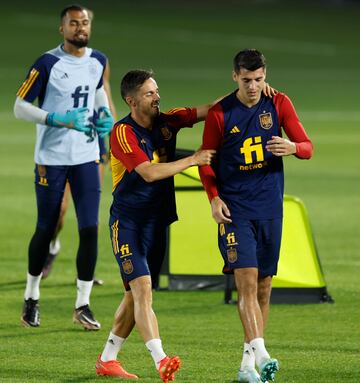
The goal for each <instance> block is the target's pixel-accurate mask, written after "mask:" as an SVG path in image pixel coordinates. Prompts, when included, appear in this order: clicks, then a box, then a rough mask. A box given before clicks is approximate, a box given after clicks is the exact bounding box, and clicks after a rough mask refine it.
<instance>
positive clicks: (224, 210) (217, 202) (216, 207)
mask: <svg viewBox="0 0 360 383" xmlns="http://www.w3.org/2000/svg"><path fill="white" fill-rule="evenodd" d="M211 212H212V216H213V218H214V220H215V222H216V223H218V224H219V223H231V222H232V220H231V219H230V210H229V208H228V207H227V206H226V203H225V202H224V201H223V200H222V199H221V198H220V197H219V196H217V197H215V198H213V199H212V200H211Z"/></svg>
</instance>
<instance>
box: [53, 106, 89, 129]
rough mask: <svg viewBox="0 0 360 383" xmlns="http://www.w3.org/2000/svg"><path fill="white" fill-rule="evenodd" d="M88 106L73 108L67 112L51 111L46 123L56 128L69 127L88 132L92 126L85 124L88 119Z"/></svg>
mask: <svg viewBox="0 0 360 383" xmlns="http://www.w3.org/2000/svg"><path fill="white" fill-rule="evenodd" d="M87 112H88V109H87V108H78V109H73V110H70V111H68V112H66V113H65V114H62V113H56V112H54V113H49V114H48V115H47V118H46V124H47V125H49V126H54V127H56V128H69V129H75V130H77V131H79V132H85V133H88V132H89V131H90V130H91V127H90V126H88V125H85V123H86V121H87Z"/></svg>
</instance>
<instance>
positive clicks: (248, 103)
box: [236, 91, 261, 108]
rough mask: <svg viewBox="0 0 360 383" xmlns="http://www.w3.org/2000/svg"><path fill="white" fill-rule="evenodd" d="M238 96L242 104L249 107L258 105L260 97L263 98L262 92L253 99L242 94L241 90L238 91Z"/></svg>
mask: <svg viewBox="0 0 360 383" xmlns="http://www.w3.org/2000/svg"><path fill="white" fill-rule="evenodd" d="M236 97H237V98H238V100H240V101H241V103H242V104H244V105H245V106H247V107H248V108H251V107H252V106H254V105H256V104H257V103H258V102H259V101H260V98H261V93H260V94H259V96H258V97H257V98H256V99H254V100H252V99H249V98H247V97H244V96H243V95H241V94H240V92H239V91H237V92H236Z"/></svg>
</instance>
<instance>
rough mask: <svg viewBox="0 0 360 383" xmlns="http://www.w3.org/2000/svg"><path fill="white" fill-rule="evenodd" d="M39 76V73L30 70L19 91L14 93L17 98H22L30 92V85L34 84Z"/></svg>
mask: <svg viewBox="0 0 360 383" xmlns="http://www.w3.org/2000/svg"><path fill="white" fill-rule="evenodd" d="M38 76H39V71H37V70H36V69H35V68H33V69H32V71H31V72H30V74H29V76H28V78H27V79H26V80H25V81H24V82H23V84H22V85H21V87H20V89H19V90H18V92H17V93H16V95H17V96H18V97H21V98H24V97H25V96H26V94H27V92H28V91H29V90H30V88H31V87H32V85H33V84H34V82H35V80H36V79H37V77H38Z"/></svg>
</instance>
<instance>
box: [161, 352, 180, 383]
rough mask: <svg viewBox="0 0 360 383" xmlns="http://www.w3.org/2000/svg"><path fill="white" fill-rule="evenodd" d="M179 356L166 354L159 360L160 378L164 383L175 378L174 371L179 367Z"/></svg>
mask: <svg viewBox="0 0 360 383" xmlns="http://www.w3.org/2000/svg"><path fill="white" fill-rule="evenodd" d="M180 364H181V361H180V358H179V357H178V356H171V357H168V356H166V357H165V358H164V359H163V360H162V361H161V362H160V367H159V374H160V379H161V380H162V381H163V382H164V383H168V382H169V381H174V380H175V375H174V374H175V372H177V371H178V370H179V369H180Z"/></svg>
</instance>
